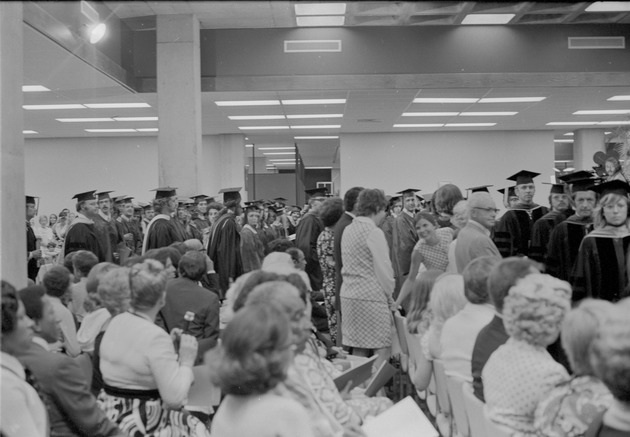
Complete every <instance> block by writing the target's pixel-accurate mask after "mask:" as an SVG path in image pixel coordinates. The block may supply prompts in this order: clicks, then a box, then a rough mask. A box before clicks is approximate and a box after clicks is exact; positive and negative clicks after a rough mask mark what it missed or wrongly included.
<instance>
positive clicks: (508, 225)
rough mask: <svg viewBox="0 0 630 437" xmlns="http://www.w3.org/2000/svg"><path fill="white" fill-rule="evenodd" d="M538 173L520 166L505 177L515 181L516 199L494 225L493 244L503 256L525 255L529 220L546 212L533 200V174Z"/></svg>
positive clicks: (530, 231) (532, 221) (533, 220)
mask: <svg viewBox="0 0 630 437" xmlns="http://www.w3.org/2000/svg"><path fill="white" fill-rule="evenodd" d="M539 174H540V173H534V172H531V171H527V170H521V171H519V172H518V173H516V174H514V175H512V176H510V177H509V178H508V180H511V181H515V182H516V185H515V186H514V193H515V194H516V196H517V197H518V200H519V201H518V203H517V204H516V205H514V206H513V207H512V208H510V209H508V210H507V211H506V212H505V214H503V216H502V217H501V218H500V219H499V221H497V224H496V225H495V227H494V244H496V245H497V248H498V249H499V252H500V253H501V256H503V257H504V258H507V257H509V256H528V255H529V245H530V239H531V234H532V224H533V223H534V222H535V221H536V220H538V219H539V218H541V217H542V216H543V215H545V214H547V213H548V212H549V210H548V209H547V208H546V207H544V206H540V205H538V204H536V203H534V194H535V193H536V187H535V185H534V178H535V177H536V176H538V175H539Z"/></svg>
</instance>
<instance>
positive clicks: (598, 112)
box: [573, 109, 630, 115]
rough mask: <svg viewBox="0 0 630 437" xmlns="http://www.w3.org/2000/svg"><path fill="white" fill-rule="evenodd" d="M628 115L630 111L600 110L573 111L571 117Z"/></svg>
mask: <svg viewBox="0 0 630 437" xmlns="http://www.w3.org/2000/svg"><path fill="white" fill-rule="evenodd" d="M616 114H630V109H602V110H593V111H589V110H587V111H575V112H574V113H573V115H616Z"/></svg>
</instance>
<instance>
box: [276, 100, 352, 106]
mask: <svg viewBox="0 0 630 437" xmlns="http://www.w3.org/2000/svg"><path fill="white" fill-rule="evenodd" d="M344 103H346V99H291V100H283V101H282V104H283V105H342V104H344Z"/></svg>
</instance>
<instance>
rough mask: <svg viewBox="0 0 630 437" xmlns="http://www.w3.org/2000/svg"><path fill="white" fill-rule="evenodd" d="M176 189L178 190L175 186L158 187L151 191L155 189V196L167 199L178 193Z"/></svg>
mask: <svg viewBox="0 0 630 437" xmlns="http://www.w3.org/2000/svg"><path fill="white" fill-rule="evenodd" d="M175 190H177V188H174V187H160V188H156V189H154V190H151V191H155V198H156V199H166V198H168V197H173V196H175V195H176V194H177V192H176V191H175Z"/></svg>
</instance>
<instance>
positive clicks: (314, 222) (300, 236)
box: [295, 188, 327, 291]
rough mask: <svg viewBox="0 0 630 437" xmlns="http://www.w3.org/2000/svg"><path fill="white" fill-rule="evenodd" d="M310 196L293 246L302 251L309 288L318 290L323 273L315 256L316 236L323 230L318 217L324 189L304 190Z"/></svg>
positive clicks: (321, 283)
mask: <svg viewBox="0 0 630 437" xmlns="http://www.w3.org/2000/svg"><path fill="white" fill-rule="evenodd" d="M305 191H306V193H307V194H309V195H310V196H311V197H310V199H309V200H308V204H309V210H308V212H307V213H306V214H305V215H304V217H302V219H301V220H300V223H298V225H297V228H296V229H295V247H297V248H298V249H300V250H301V251H302V252H304V258H305V259H306V268H305V269H304V270H305V271H306V273H307V274H308V278H309V280H310V282H311V290H314V291H319V290H321V289H322V285H323V281H324V275H323V273H322V267H321V265H320V264H319V257H318V256H317V237H319V234H321V233H322V231H323V230H324V222H322V219H320V218H319V209H320V207H321V205H322V203H323V202H324V199H325V197H323V196H324V194H325V193H326V191H327V190H326V189H324V188H312V189H310V190H305Z"/></svg>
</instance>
